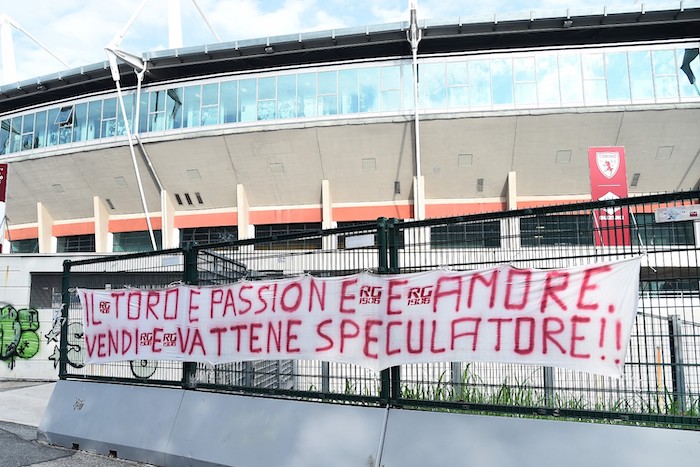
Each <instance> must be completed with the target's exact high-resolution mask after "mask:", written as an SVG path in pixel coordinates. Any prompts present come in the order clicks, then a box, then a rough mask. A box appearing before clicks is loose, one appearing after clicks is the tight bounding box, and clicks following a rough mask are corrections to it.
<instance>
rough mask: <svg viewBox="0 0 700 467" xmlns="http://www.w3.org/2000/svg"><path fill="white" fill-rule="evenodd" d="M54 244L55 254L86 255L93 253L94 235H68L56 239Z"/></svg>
mask: <svg viewBox="0 0 700 467" xmlns="http://www.w3.org/2000/svg"><path fill="white" fill-rule="evenodd" d="M56 240H57V242H56V243H57V244H56V252H57V253H87V252H94V251H95V235H93V234H88V235H70V236H67V237H58V238H57V239H56Z"/></svg>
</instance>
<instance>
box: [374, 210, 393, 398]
mask: <svg viewBox="0 0 700 467" xmlns="http://www.w3.org/2000/svg"><path fill="white" fill-rule="evenodd" d="M386 221H387V219H386V217H380V218H379V219H377V250H378V251H377V253H378V254H379V258H378V264H379V268H378V272H379V274H386V273H388V272H389V262H388V256H389V255H388V250H387V231H386V223H387V222H386ZM380 378H381V386H380V389H379V400H380V402H381V403H382V404H385V405H388V404H389V396H390V390H391V373H390V371H389V370H382V373H381V375H380Z"/></svg>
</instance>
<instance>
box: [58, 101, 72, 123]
mask: <svg viewBox="0 0 700 467" xmlns="http://www.w3.org/2000/svg"><path fill="white" fill-rule="evenodd" d="M54 123H55V124H56V125H58V126H66V125H72V124H73V106H72V105H68V106H65V107H61V108H60V109H59V111H58V114H57V115H56V119H55V121H54Z"/></svg>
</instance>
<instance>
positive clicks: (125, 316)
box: [78, 258, 641, 376]
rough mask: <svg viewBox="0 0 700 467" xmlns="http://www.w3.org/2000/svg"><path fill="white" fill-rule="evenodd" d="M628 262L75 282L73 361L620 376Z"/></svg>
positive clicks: (630, 287) (630, 282)
mask: <svg viewBox="0 0 700 467" xmlns="http://www.w3.org/2000/svg"><path fill="white" fill-rule="evenodd" d="M640 262H641V260H640V259H639V258H635V259H630V260H623V261H618V262H610V263H600V264H592V265H588V266H579V267H572V268H566V269H552V270H538V269H518V268H513V267H511V266H506V265H504V266H500V267H497V268H492V269H484V270H476V271H459V272H455V271H444V270H440V271H430V272H423V273H415V274H402V275H375V274H371V273H361V274H356V275H351V276H345V277H339V278H315V277H311V276H299V277H297V278H293V279H284V280H277V281H260V282H251V281H241V282H237V283H233V284H229V285H225V286H218V287H194V286H185V285H179V286H176V287H171V288H167V289H160V290H137V289H123V290H88V289H79V290H78V293H79V296H80V301H81V304H82V312H83V328H84V334H85V344H86V347H85V348H86V359H85V361H86V363H105V362H111V361H121V360H178V361H196V362H209V363H212V364H216V363H223V362H232V361H244V360H265V359H269V360H281V359H319V360H325V361H333V362H344V363H354V364H357V365H362V366H364V367H367V368H370V369H373V370H375V371H380V370H382V369H385V368H388V367H390V366H394V365H400V364H407V363H419V362H438V361H488V362H510V363H529V364H538V365H548V366H556V367H561V368H569V369H574V370H582V371H589V372H594V373H599V374H603V375H610V376H619V375H621V374H622V370H623V365H624V359H625V354H626V352H627V344H628V341H629V337H630V332H631V329H632V324H633V322H634V319H635V316H636V313H637V293H638V285H639V269H640Z"/></svg>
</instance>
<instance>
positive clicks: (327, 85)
mask: <svg viewBox="0 0 700 467" xmlns="http://www.w3.org/2000/svg"><path fill="white" fill-rule="evenodd" d="M337 88H338V83H337V72H335V71H324V72H321V73H319V74H318V95H319V96H320V95H323V94H335V93H336V92H337Z"/></svg>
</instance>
